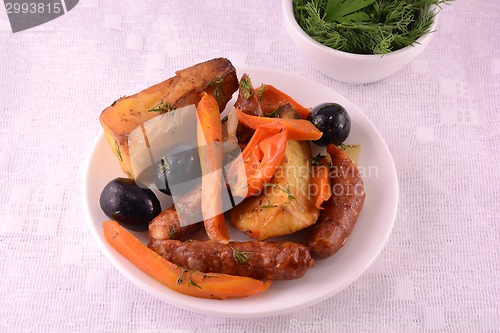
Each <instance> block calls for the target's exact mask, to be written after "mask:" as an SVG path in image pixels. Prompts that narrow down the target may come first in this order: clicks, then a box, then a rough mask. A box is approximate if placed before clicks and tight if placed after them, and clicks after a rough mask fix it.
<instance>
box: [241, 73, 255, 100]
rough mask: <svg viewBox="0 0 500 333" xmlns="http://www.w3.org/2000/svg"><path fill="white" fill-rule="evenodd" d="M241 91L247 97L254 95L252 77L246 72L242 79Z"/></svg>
mask: <svg viewBox="0 0 500 333" xmlns="http://www.w3.org/2000/svg"><path fill="white" fill-rule="evenodd" d="M240 93H241V94H242V95H243V97H245V98H246V99H249V98H250V96H252V83H251V82H250V77H249V76H248V75H246V74H245V75H243V77H242V78H241V80H240Z"/></svg>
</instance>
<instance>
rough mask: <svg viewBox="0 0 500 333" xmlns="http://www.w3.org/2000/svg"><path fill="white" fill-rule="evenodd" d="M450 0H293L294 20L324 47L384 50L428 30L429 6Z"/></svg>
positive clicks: (365, 51) (400, 45) (370, 51)
mask: <svg viewBox="0 0 500 333" xmlns="http://www.w3.org/2000/svg"><path fill="white" fill-rule="evenodd" d="M451 1H453V0H293V7H294V14H295V19H296V20H297V23H298V24H299V25H300V26H301V27H302V29H303V30H304V31H305V32H306V33H307V34H308V35H309V36H311V37H312V38H313V39H315V40H316V41H318V42H320V43H321V44H323V45H326V46H328V47H331V48H334V49H337V50H340V51H344V52H349V53H357V54H386V53H389V52H392V51H396V50H398V49H401V48H404V47H406V46H410V45H412V44H414V43H415V42H416V40H417V39H418V38H419V37H421V36H423V35H425V34H427V33H430V32H431V31H429V30H430V27H431V25H432V22H433V20H434V16H435V15H436V13H435V12H433V11H432V10H430V6H432V5H436V6H439V5H441V4H448V3H450V2H451Z"/></svg>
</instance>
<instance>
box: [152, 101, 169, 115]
mask: <svg viewBox="0 0 500 333" xmlns="http://www.w3.org/2000/svg"><path fill="white" fill-rule="evenodd" d="M172 110H173V109H172V105H170V104H169V103H164V102H163V100H161V101H160V103H158V104H156V105H155V106H153V107H152V108H151V109H149V110H148V112H163V111H165V112H170V111H172Z"/></svg>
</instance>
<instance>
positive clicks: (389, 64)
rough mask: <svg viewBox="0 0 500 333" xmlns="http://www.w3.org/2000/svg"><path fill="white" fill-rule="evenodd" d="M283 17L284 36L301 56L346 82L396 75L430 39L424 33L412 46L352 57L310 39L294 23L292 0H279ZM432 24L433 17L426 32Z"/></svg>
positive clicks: (431, 29)
mask: <svg viewBox="0 0 500 333" xmlns="http://www.w3.org/2000/svg"><path fill="white" fill-rule="evenodd" d="M433 10H435V11H437V8H436V7H434V8H433ZM283 14H284V19H285V28H286V30H287V32H288V34H289V35H290V37H291V38H292V40H293V41H294V42H295V44H296V45H297V46H298V47H299V49H300V50H301V51H302V52H303V53H304V54H305V56H306V57H307V58H309V59H310V60H311V62H312V63H313V64H314V65H315V66H316V67H317V68H318V69H319V70H320V71H321V72H323V73H324V74H326V75H328V76H329V77H331V78H332V79H334V80H337V81H341V82H346V83H356V84H361V83H371V82H376V81H379V80H382V79H385V78H387V77H389V76H391V75H393V74H395V73H397V72H398V71H400V70H401V69H403V67H405V66H406V65H407V64H409V63H410V62H411V61H412V60H413V59H414V58H415V57H417V56H418V55H419V54H420V53H421V52H422V51H423V50H424V49H425V48H426V47H427V45H429V42H430V40H431V39H432V36H433V33H428V34H426V35H424V36H422V37H420V38H419V39H417V43H416V44H414V45H412V46H408V47H405V48H403V49H400V50H397V51H394V52H391V53H388V54H385V55H383V56H381V55H365V54H354V53H348V52H342V51H338V50H335V49H333V48H331V47H328V46H325V45H323V44H321V43H319V42H317V41H316V40H314V39H313V38H311V37H310V36H309V35H308V34H307V33H306V32H305V31H304V30H302V28H301V27H300V26H299V25H298V23H297V21H296V20H295V16H294V14H293V1H292V0H283ZM436 24H437V15H436V16H435V17H434V21H433V23H432V26H431V28H430V31H435V29H436Z"/></svg>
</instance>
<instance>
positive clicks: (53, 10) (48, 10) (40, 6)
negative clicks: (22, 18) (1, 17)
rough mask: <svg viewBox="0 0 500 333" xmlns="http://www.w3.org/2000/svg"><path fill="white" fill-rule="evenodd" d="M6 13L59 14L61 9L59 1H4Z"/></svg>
mask: <svg viewBox="0 0 500 333" xmlns="http://www.w3.org/2000/svg"><path fill="white" fill-rule="evenodd" d="M5 9H6V10H7V14H28V13H30V14H44V13H45V14H59V13H60V12H61V11H62V10H63V9H62V8H61V4H60V3H42V2H6V3H5Z"/></svg>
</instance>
